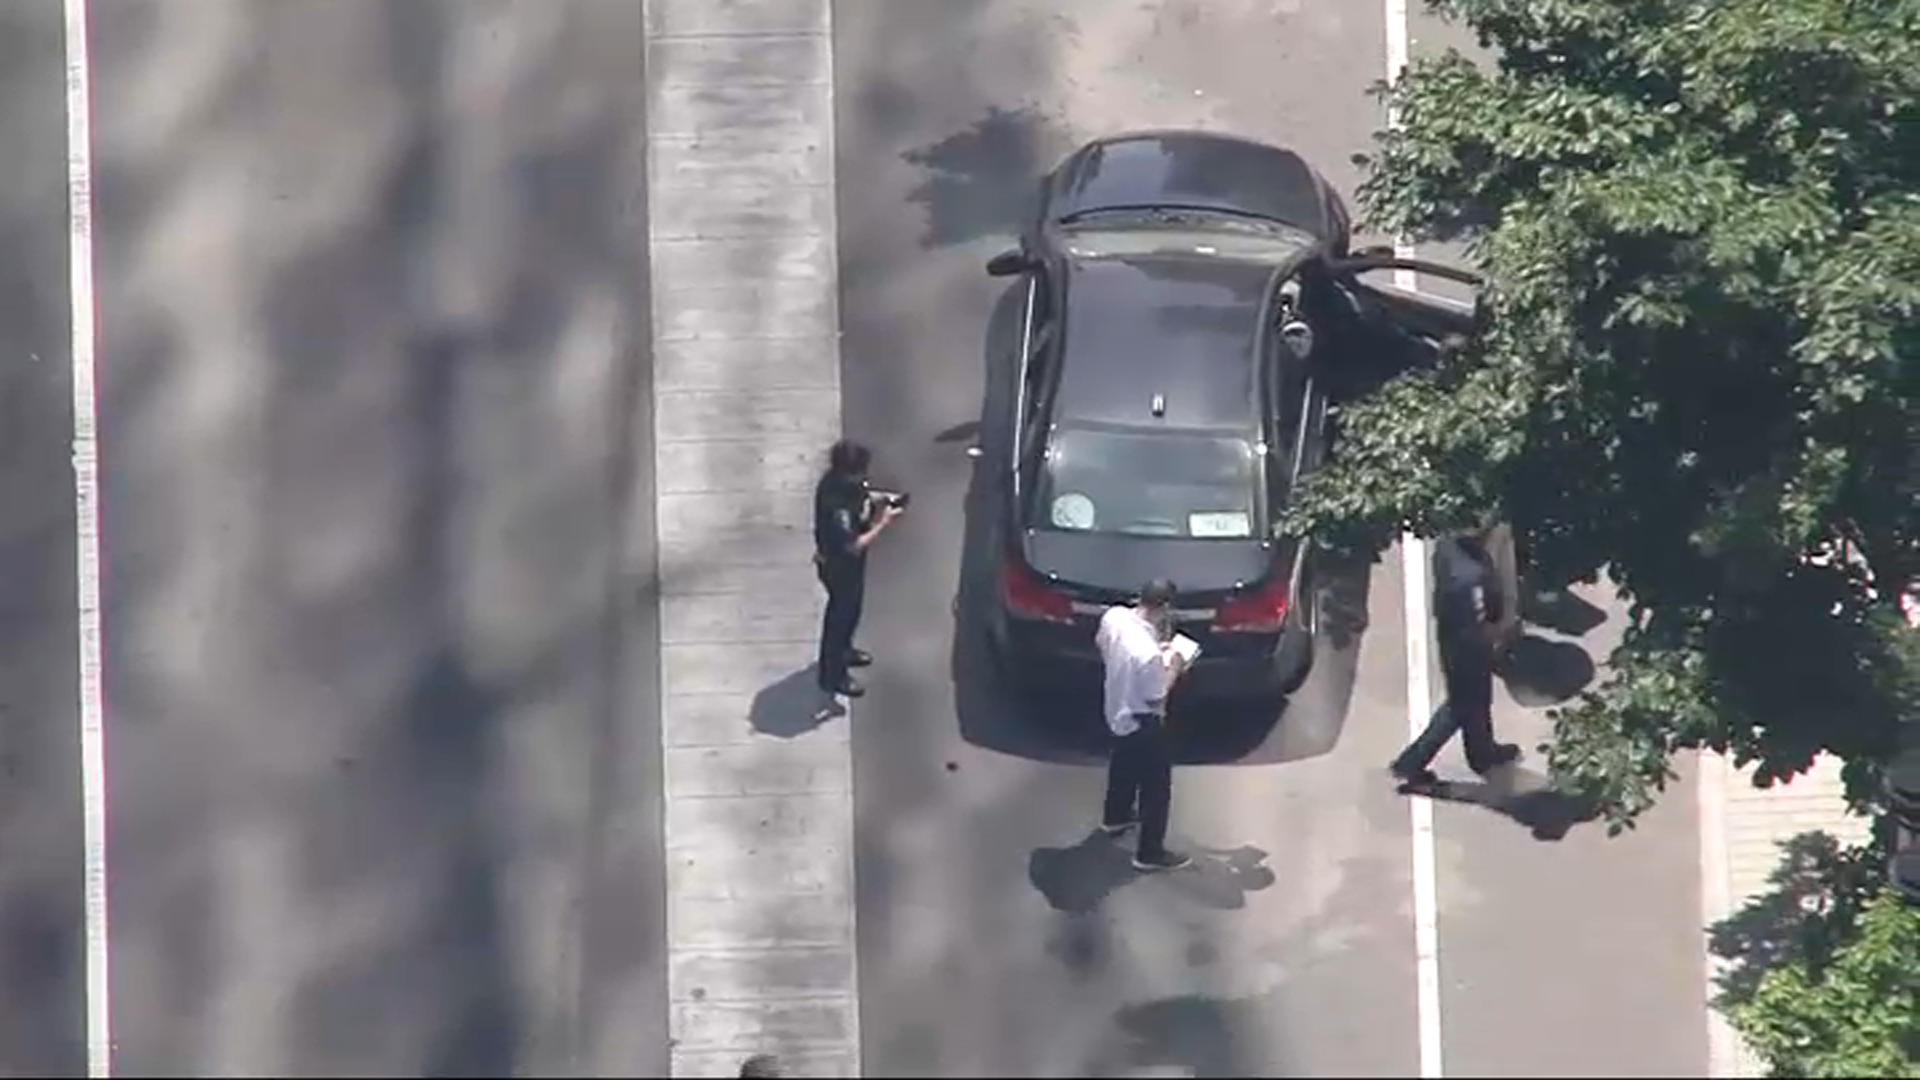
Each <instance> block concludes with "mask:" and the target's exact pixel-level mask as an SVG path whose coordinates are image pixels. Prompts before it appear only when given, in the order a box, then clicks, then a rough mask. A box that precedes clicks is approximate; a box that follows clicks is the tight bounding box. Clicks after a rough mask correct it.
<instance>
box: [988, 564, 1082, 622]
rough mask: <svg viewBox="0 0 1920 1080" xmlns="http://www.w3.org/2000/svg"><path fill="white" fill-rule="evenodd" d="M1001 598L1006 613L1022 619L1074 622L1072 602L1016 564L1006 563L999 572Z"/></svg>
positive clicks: (1037, 576)
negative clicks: (1004, 602) (1004, 604)
mask: <svg viewBox="0 0 1920 1080" xmlns="http://www.w3.org/2000/svg"><path fill="white" fill-rule="evenodd" d="M1000 595H1001V596H1002V597H1003V598H1005V600H1006V603H1007V611H1008V612H1010V613H1011V614H1013V615H1016V616H1018V617H1020V618H1022V619H1041V620H1045V621H1047V622H1060V623H1067V622H1072V621H1073V601H1072V600H1070V599H1068V598H1067V596H1066V595H1065V594H1063V593H1060V592H1057V591H1055V590H1054V589H1053V588H1051V587H1050V586H1048V584H1047V583H1046V582H1045V581H1042V580H1041V579H1040V577H1039V575H1037V574H1034V573H1033V572H1032V571H1030V570H1028V569H1026V568H1025V567H1023V566H1020V565H1019V564H1017V563H1014V562H1008V563H1007V565H1006V566H1005V567H1004V568H1003V569H1002V570H1001V571H1000Z"/></svg>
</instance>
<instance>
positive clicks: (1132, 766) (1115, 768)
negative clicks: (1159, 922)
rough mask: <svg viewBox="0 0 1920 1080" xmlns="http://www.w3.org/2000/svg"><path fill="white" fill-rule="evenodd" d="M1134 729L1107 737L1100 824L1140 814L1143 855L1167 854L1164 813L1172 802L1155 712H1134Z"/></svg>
mask: <svg viewBox="0 0 1920 1080" xmlns="http://www.w3.org/2000/svg"><path fill="white" fill-rule="evenodd" d="M1135 719H1137V720H1139V721H1140V729H1139V730H1138V731H1135V732H1134V733H1133V734H1131V735H1121V736H1119V737H1118V738H1116V739H1115V740H1114V742H1113V756H1112V757H1111V758H1109V759H1108V760H1107V801H1106V806H1105V807H1104V808H1103V809H1102V812H1101V815H1100V819H1101V823H1102V824H1105V825H1124V824H1126V823H1127V822H1129V821H1132V820H1133V819H1134V814H1135V813H1136V812H1137V813H1138V814H1139V816H1140V846H1139V847H1138V848H1137V849H1136V854H1138V856H1139V857H1140V858H1141V859H1142V860H1144V861H1151V860H1154V859H1158V858H1160V857H1161V856H1163V855H1165V854H1166V853H1167V812H1168V810H1169V809H1171V807H1172V804H1173V758H1172V757H1171V756H1170V755H1169V754H1168V753H1167V731H1166V724H1165V722H1164V721H1163V720H1162V719H1161V718H1160V717H1158V716H1143V715H1136V716H1135Z"/></svg>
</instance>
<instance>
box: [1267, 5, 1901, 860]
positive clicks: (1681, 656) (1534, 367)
mask: <svg viewBox="0 0 1920 1080" xmlns="http://www.w3.org/2000/svg"><path fill="white" fill-rule="evenodd" d="M1430 5H1431V6H1432V7H1434V8H1436V9H1438V10H1439V11H1440V12H1442V13H1443V14H1445V15H1448V16H1451V17H1454V18H1456V19H1458V20H1461V21H1463V22H1464V23H1465V24H1466V25H1468V26H1470V27H1472V28H1473V29H1474V30H1475V31H1477V32H1478V34H1479V37H1480V40H1481V43H1482V45H1483V46H1484V47H1486V48H1487V50H1488V51H1489V52H1490V53H1491V54H1492V55H1494V56H1496V57H1497V61H1496V62H1495V65H1494V66H1493V67H1492V68H1491V69H1488V68H1485V67H1482V66H1476V64H1475V63H1474V62H1472V61H1471V60H1469V59H1467V58H1464V57H1461V56H1459V55H1457V54H1450V55H1448V56H1445V57H1442V58H1436V59H1426V60H1422V61H1419V62H1417V63H1415V64H1413V65H1412V66H1411V67H1410V68H1409V70H1408V71H1407V72H1406V73H1405V74H1404V76H1403V78H1402V79H1401V80H1400V81H1399V83H1398V84H1397V86H1396V87H1395V88H1394V89H1393V90H1392V91H1391V92H1390V93H1389V94H1388V97H1389V100H1390V102H1391V104H1392V106H1393V107H1394V108H1395V109H1396V110H1397V113H1398V115H1399V119H1400V124H1399V125H1398V126H1397V127H1396V128H1395V129H1394V130H1391V131H1388V132H1385V133H1382V134H1381V135H1380V136H1379V137H1378V140H1377V150H1376V153H1375V154H1374V155H1373V156H1372V158H1371V159H1370V160H1369V161H1368V162H1367V165H1368V173H1369V175H1368V179H1367V180H1366V182H1365V184H1364V186H1363V188H1362V193H1361V194H1362V198H1361V201H1362V203H1363V208H1364V210H1365V211H1366V216H1367V217H1368V218H1369V219H1371V221H1372V222H1373V223H1374V224H1375V225H1376V226H1378V227H1380V228H1382V229H1384V230H1386V231H1389V232H1392V233H1394V234H1399V235H1407V236H1411V237H1413V238H1415V239H1417V240H1437V239H1438V240H1460V241H1464V242H1465V243H1466V244H1467V245H1468V248H1469V250H1470V251H1471V253H1472V255H1473V258H1474V259H1475V261H1476V262H1477V264H1478V266H1479V268H1480V269H1481V270H1483V271H1484V272H1485V273H1486V274H1487V275H1488V277H1489V279H1490V280H1491V281H1492V282H1494V283H1495V284H1494V286H1493V288H1492V290H1491V291H1490V293H1489V295H1488V297H1487V301H1486V303H1487V311H1488V314H1489V324H1488V328H1487V330H1486V332H1485V333H1484V334H1482V335H1481V336H1480V337H1479V338H1478V340H1476V341H1473V342H1470V343H1468V344H1467V345H1466V347H1464V348H1462V349H1460V350H1458V351H1454V352H1450V353H1449V354H1448V355H1447V356H1445V357H1444V358H1443V359H1441V360H1439V361H1438V362H1436V363H1435V364H1433V365H1431V366H1428V367H1425V368H1420V369H1417V370H1414V371H1410V372H1407V373H1404V374H1402V375H1401V376H1399V377H1397V378H1395V379H1394V380H1392V381H1391V382H1389V383H1387V384H1386V385H1385V386H1384V387H1383V388H1381V389H1380V390H1378V391H1377V392H1375V393H1373V394H1371V395H1369V396H1368V397H1367V398H1365V399H1364V400H1362V401H1360V402H1356V403H1354V404H1353V405H1351V406H1350V407H1349V408H1348V409H1347V413H1346V417H1345V422H1344V424H1343V442H1342V445H1341V450H1340V453H1339V454H1338V455H1337V457H1336V460H1335V461H1334V463H1333V464H1332V465H1330V467H1329V468H1328V469H1327V470H1325V471H1324V472H1322V473H1321V474H1320V475H1319V476H1318V477H1316V478H1315V480H1314V481H1313V482H1312V483H1311V484H1310V485H1309V486H1308V488H1307V489H1306V491H1305V492H1304V494H1303V498H1302V499H1301V501H1300V503H1299V505H1298V506H1297V507H1296V508H1295V511H1294V515H1293V527H1294V528H1296V529H1298V530H1304V531H1311V532H1313V533H1314V534H1315V535H1317V536H1319V537H1321V538H1322V540H1323V541H1324V542H1327V543H1329V544H1331V545H1333V546H1337V547H1347V548H1353V547H1360V548H1368V547H1371V548H1373V549H1374V550H1378V549H1379V548H1380V547H1382V546H1384V545H1385V544H1386V543H1387V542H1389V540H1390V538H1391V536H1392V534H1393V533H1394V532H1395V531H1396V530H1400V529H1411V530H1413V531H1415V532H1418V533H1422V534H1426V535H1431V534H1433V533H1435V532H1438V531H1440V530H1442V529H1447V528H1451V527H1455V526H1457V525H1460V524H1463V523H1464V522H1466V521H1468V520H1471V519H1472V518H1474V517H1475V516H1476V515H1477V514H1478V513H1480V512H1482V511H1483V510H1486V509H1489V508H1496V507H1497V508H1501V509H1503V510H1504V512H1505V514H1506V515H1507V517H1508V519H1509V520H1511V521H1512V522H1513V524H1514V529H1515V535H1516V537H1517V538H1518V540H1519V542H1520V545H1521V547H1522V551H1523V556H1524V557H1525V559H1526V561H1527V562H1528V564H1529V566H1530V567H1531V569H1532V571H1533V573H1534V574H1535V575H1536V577H1537V580H1540V581H1541V582H1542V583H1543V584H1548V585H1560V584H1565V583H1570V582H1574V581H1589V582H1591V581H1594V580H1597V579H1598V576H1599V575H1600V573H1601V572H1603V571H1604V572H1605V574H1606V575H1607V577H1608V578H1609V579H1610V580H1611V581H1612V582H1614V583H1615V585H1617V587H1618V588H1619V589H1620V591H1621V595H1622V598H1623V599H1624V600H1626V601H1627V602H1628V604H1629V607H1630V613H1631V617H1630V619H1629V625H1628V627H1627V629H1626V632H1625V641H1624V644H1623V645H1622V646H1621V647H1620V648H1619V649H1618V650H1617V651H1616V652H1615V653H1614V654H1613V655H1612V657H1611V658H1610V665H1609V669H1608V674H1607V677H1606V678H1604V679H1603V680H1602V681H1601V683H1600V684H1599V685H1597V686H1596V687H1595V688H1593V689H1592V690H1591V691H1590V692H1588V693H1586V694H1583V695H1582V696H1581V697H1580V698H1579V699H1577V700H1576V701H1575V702H1574V703H1571V704H1570V705H1569V706H1568V707H1566V708H1564V709H1561V710H1558V711H1557V713H1556V716H1555V732H1554V738H1553V740H1552V742H1551V744H1550V747H1549V760H1550V763H1551V765H1552V767H1553V770H1554V772H1555V774H1556V776H1557V777H1558V778H1559V779H1560V780H1561V782H1563V783H1565V784H1568V785H1570V786H1572V787H1573V788H1575V789H1577V790H1579V791H1581V792H1583V793H1585V794H1588V795H1590V796H1592V797H1593V798H1595V799H1596V800H1597V801H1598V802H1599V804H1600V805H1601V807H1602V808H1603V810H1604V811H1605V813H1606V815H1607V817H1608V821H1609V825H1610V827H1611V828H1614V829H1616V830H1617V829H1619V828H1622V827H1625V826H1627V825H1630V824H1631V822H1632V821H1633V819H1634V817H1635V815H1637V814H1638V813H1640V812H1641V811H1642V810H1644V809H1645V808H1646V807H1647V806H1649V805H1650V804H1651V803H1652V801H1653V800H1654V799H1655V797H1656V796H1657V795H1658V793H1659V792H1660V790H1661V789H1662V788H1663V787H1664V786H1665V784H1666V783H1667V782H1668V781H1669V780H1670V779H1671V777H1672V775H1673V773H1672V770H1671V766H1670V758H1671V756H1672V755H1673V754H1674V753H1675V752H1676V751H1678V750H1682V749H1686V748H1692V747H1711V748H1714V749H1716V750H1725V751H1729V752H1731V753H1732V754H1733V756H1734V757H1735V759H1736V760H1738V761H1740V762H1741V763H1743V764H1745V763H1747V762H1755V761H1757V762H1758V775H1759V776H1760V777H1761V778H1762V779H1763V781H1766V782H1771V781H1772V780H1773V779H1775V778H1779V777H1786V776H1791V775H1794V774H1795V773H1797V772H1799V771H1801V770H1803V769H1805V768H1806V767H1807V766H1808V765H1809V764H1810V762H1811V761H1812V759H1813V758H1814V756H1815V755H1816V754H1817V753H1818V752H1820V751H1822V750H1827V751H1831V752H1833V753H1834V754H1836V755H1837V756H1839V757H1841V758H1842V759H1844V760H1845V761H1846V762H1847V763H1848V781H1849V789H1850V792H1851V793H1852V795H1853V796H1854V797H1855V798H1856V799H1858V800H1860V801H1861V802H1862V803H1864V802H1866V801H1867V799H1868V795H1869V793H1870V792H1871V791H1873V790H1874V789H1875V787H1876V786H1877V785H1876V784H1875V776H1874V769H1875V763H1876V762H1877V761H1879V760H1882V759H1883V758H1884V757H1885V756H1886V755H1887V753H1888V752H1889V751H1890V749H1891V748H1892V746H1893V745H1894V742H1895V740H1896V738H1897V737H1898V732H1897V729H1898V727H1899V724H1900V720H1901V718H1902V717H1903V716H1913V715H1915V714H1916V712H1920V710H1916V708H1915V703H1916V702H1920V695H1916V693H1915V688H1916V672H1920V665H1916V664H1915V663H1914V662H1913V655H1914V649H1913V637H1914V635H1913V634H1911V633H1909V632H1908V631H1907V630H1906V628H1905V625H1904V622H1903V620H1902V618H1901V615H1900V612H1899V610H1898V603H1897V597H1896V595H1895V594H1896V593H1897V592H1898V588H1897V587H1891V586H1890V585H1889V583H1904V582H1910V581H1913V580H1915V579H1916V578H1920V491H1917V490H1916V482H1915V464H1916V461H1917V460H1920V422H1917V421H1920V394H1917V393H1916V390H1920V362H1916V359H1915V356H1916V353H1920V184H1916V179H1920V0H1430ZM1842 545H1845V546H1846V547H1847V548H1848V549H1850V550H1851V551H1853V552H1855V553H1856V557H1855V558H1852V559H1848V558H1828V559H1822V558H1815V559H1814V560H1813V561H1811V562H1810V561H1809V560H1808V558H1807V556H1809V555H1815V556H1818V555H1819V554H1820V553H1823V552H1831V551H1832V550H1834V549H1836V548H1838V547H1840V546H1842ZM1866 568H1870V569H1871V574H1869V573H1868V571H1867V569H1866Z"/></svg>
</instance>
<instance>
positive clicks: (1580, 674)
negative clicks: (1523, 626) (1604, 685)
mask: <svg viewBox="0 0 1920 1080" xmlns="http://www.w3.org/2000/svg"><path fill="white" fill-rule="evenodd" d="M1494 673H1495V674H1496V675H1498V676H1499V677H1500V680H1501V681H1502V682H1504V683H1506V686H1507V692H1508V693H1509V694H1511V695H1512V696H1513V700H1514V702H1515V703H1516V704H1519V705H1520V706H1522V707H1524V708H1529V709H1542V708H1546V707H1548V706H1551V705H1558V704H1560V703H1561V702H1563V701H1566V700H1568V699H1570V698H1572V697H1573V696H1574V695H1575V694H1578V693H1579V692H1580V691H1582V690H1585V689H1586V688H1587V687H1588V685H1590V684H1591V683H1592V682H1593V679H1594V676H1595V674H1596V673H1597V669H1596V668H1595V666H1594V663H1593V657H1591V656H1588V655H1587V650H1586V649H1584V648H1581V647H1580V645H1578V644H1577V643H1575V642H1571V641H1554V640H1552V639H1551V638H1545V637H1541V636H1540V635H1538V634H1525V635H1522V636H1521V637H1520V638H1518V639H1516V640H1515V641H1514V642H1513V643H1512V644H1511V645H1509V646H1508V647H1507V651H1506V654H1505V655H1504V656H1503V657H1502V658H1501V661H1500V663H1499V665H1498V666H1497V667H1496V668H1495V669H1494Z"/></svg>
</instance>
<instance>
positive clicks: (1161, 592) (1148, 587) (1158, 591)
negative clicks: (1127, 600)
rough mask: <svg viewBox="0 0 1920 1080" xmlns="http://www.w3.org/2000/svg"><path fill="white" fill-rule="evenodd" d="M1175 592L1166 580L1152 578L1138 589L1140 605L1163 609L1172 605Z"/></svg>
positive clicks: (1171, 583)
mask: <svg viewBox="0 0 1920 1080" xmlns="http://www.w3.org/2000/svg"><path fill="white" fill-rule="evenodd" d="M1177 591H1178V590H1176V589H1175V588H1174V587H1173V582H1171V581H1168V580H1167V579H1166V578H1154V579H1153V580H1152V581H1149V582H1147V583H1146V584H1145V585H1142V586H1141V587H1140V603H1142V604H1144V605H1145V606H1147V607H1165V606H1167V605H1168V604H1171V603H1173V596H1174V593H1175V592H1177Z"/></svg>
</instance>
